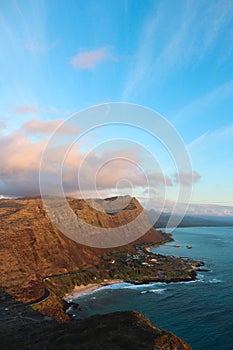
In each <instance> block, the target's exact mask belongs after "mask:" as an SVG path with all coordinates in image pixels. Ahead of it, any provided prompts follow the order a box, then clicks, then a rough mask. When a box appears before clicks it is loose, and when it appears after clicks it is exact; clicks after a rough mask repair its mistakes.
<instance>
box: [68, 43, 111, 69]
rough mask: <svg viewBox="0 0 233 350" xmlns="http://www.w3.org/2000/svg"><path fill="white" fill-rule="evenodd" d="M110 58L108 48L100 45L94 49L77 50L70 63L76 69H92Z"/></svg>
mask: <svg viewBox="0 0 233 350" xmlns="http://www.w3.org/2000/svg"><path fill="white" fill-rule="evenodd" d="M109 59H112V57H111V55H110V52H109V49H108V48H107V47H101V48H99V49H96V50H91V51H83V52H79V53H78V54H77V55H76V56H74V57H73V58H72V59H71V61H70V63H71V65H72V66H73V67H74V68H77V69H93V68H95V67H96V66H97V65H98V64H100V63H102V62H103V61H106V60H109Z"/></svg>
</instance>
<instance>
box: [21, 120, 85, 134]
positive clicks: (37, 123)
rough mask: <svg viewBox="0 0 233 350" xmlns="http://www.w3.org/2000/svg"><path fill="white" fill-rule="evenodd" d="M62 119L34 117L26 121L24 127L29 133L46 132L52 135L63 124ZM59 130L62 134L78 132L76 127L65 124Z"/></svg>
mask: <svg viewBox="0 0 233 350" xmlns="http://www.w3.org/2000/svg"><path fill="white" fill-rule="evenodd" d="M62 123H63V121H62V120H58V119H57V120H41V119H39V118H34V119H31V120H29V121H28V122H26V123H24V124H23V126H22V128H23V129H24V130H25V131H26V132H27V133H28V134H33V135H36V134H44V135H50V134H52V133H53V132H54V131H55V130H56V129H57V128H58V127H59V126H62ZM57 132H59V133H61V134H78V133H79V132H78V130H77V129H75V128H74V127H70V126H63V127H62V128H60V130H58V131H57Z"/></svg>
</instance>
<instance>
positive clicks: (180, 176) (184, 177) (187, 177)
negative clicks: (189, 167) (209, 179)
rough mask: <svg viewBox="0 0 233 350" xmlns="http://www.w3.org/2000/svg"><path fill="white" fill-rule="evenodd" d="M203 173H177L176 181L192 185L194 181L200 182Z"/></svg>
mask: <svg viewBox="0 0 233 350" xmlns="http://www.w3.org/2000/svg"><path fill="white" fill-rule="evenodd" d="M200 178H201V175H200V174H198V172H197V171H192V172H190V173H185V172H180V173H176V174H175V182H176V183H177V184H181V185H184V186H192V185H193V184H194V183H196V182H198V181H199V180H200Z"/></svg>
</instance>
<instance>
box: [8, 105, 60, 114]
mask: <svg viewBox="0 0 233 350" xmlns="http://www.w3.org/2000/svg"><path fill="white" fill-rule="evenodd" d="M14 112H15V113H18V114H35V113H44V114H58V113H59V110H58V109H57V108H54V107H50V108H38V107H37V106H36V105H34V104H24V105H19V106H17V107H16V108H15V109H14ZM63 114H64V112H63Z"/></svg>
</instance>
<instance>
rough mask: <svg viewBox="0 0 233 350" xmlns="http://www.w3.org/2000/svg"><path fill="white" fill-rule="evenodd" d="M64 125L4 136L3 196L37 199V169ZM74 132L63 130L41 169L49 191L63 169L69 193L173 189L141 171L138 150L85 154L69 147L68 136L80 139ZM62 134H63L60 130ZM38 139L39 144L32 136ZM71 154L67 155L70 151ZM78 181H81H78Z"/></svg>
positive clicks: (29, 127) (33, 125) (40, 125)
mask: <svg viewBox="0 0 233 350" xmlns="http://www.w3.org/2000/svg"><path fill="white" fill-rule="evenodd" d="M61 123H62V121H61V120H48V121H43V120H40V119H39V118H34V119H32V120H30V121H28V122H26V123H24V124H23V125H22V127H21V128H20V129H18V130H15V131H13V132H11V133H10V134H8V135H0V149H1V163H0V193H2V194H5V195H14V196H28V195H36V194H37V195H38V194H39V168H40V162H41V156H42V153H43V151H44V149H45V147H46V145H47V142H48V139H49V136H50V134H51V133H52V132H53V131H54V129H55V128H57V127H58V128H59V126H60V125H61ZM74 129H75V128H74V127H72V129H71V128H63V129H62V128H60V132H61V138H59V142H58V143H56V144H55V143H54V145H53V147H52V148H51V149H49V151H48V152H47V154H46V157H47V163H46V166H45V167H44V168H43V173H44V174H45V178H46V182H47V183H48V186H49V188H53V185H54V179H55V178H56V177H55V176H56V175H57V174H58V173H59V174H60V164H61V163H62V181H63V183H62V185H63V188H64V191H65V193H67V194H69V193H74V192H75V191H78V190H84V191H89V193H91V192H92V195H94V196H95V197H96V196H97V197H98V196H99V191H100V192H102V193H103V191H104V190H107V191H108V192H111V191H114V190H117V189H118V188H119V189H120V191H123V192H125V193H128V192H130V193H131V191H130V189H132V190H133V191H135V190H137V189H140V191H143V190H144V189H145V188H148V183H149V186H150V188H153V189H155V190H156V189H158V191H159V190H160V189H161V188H162V187H163V186H171V185H172V181H171V179H170V178H169V177H167V176H163V174H161V173H159V172H148V171H147V169H143V170H144V171H142V168H143V161H144V159H143V156H142V155H141V154H139V152H138V150H137V149H133V148H128V149H127V148H121V149H109V150H102V151H98V152H97V151H92V152H90V153H85V152H83V151H81V147H79V146H80V144H77V143H74V144H72V147H70V148H69V146H71V142H70V138H69V137H65V134H71V133H75V132H76V133H77V131H75V130H74ZM57 132H59V129H57ZM35 135H36V136H37V137H36V138H35V137H34V136H35ZM67 149H69V151H68V153H67V152H66V150H67ZM78 175H79V178H78Z"/></svg>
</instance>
